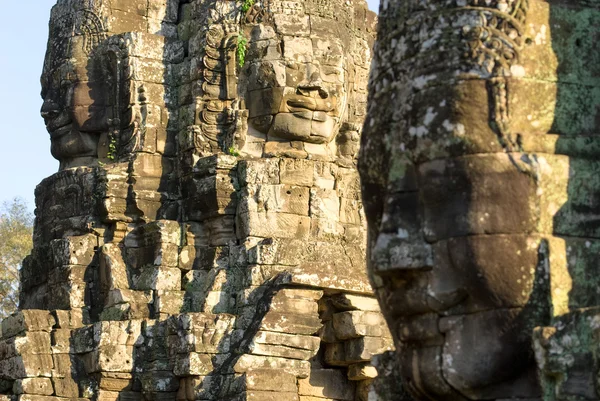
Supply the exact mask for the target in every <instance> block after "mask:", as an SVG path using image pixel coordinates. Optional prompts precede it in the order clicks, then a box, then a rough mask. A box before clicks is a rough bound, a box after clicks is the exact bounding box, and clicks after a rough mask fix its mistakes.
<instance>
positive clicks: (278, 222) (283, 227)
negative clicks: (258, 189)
mask: <svg viewBox="0 0 600 401" xmlns="http://www.w3.org/2000/svg"><path fill="white" fill-rule="evenodd" d="M310 221H311V219H310V217H308V216H300V215H297V214H290V213H276V212H250V213H243V214H240V215H239V216H238V217H237V222H238V236H239V237H240V238H245V237H248V236H252V237H263V238H270V237H279V238H297V239H308V236H309V230H310Z"/></svg>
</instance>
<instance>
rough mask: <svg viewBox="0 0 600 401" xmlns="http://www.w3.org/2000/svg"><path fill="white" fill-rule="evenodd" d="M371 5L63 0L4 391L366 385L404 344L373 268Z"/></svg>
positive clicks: (177, 391)
mask: <svg viewBox="0 0 600 401" xmlns="http://www.w3.org/2000/svg"><path fill="white" fill-rule="evenodd" d="M374 24H375V17H374V14H373V13H371V12H369V11H368V10H367V7H366V4H365V3H363V2H361V1H356V2H334V1H331V2H329V1H327V2H321V1H312V0H311V1H304V0H303V1H292V2H288V1H286V2H279V1H272V2H257V3H254V4H245V3H243V2H230V1H222V0H213V1H200V0H194V1H177V0H162V1H161V0H156V1H154V0H152V1H148V0H135V1H131V0H128V1H118V0H111V1H109V0H59V1H58V3H57V5H56V6H55V7H54V8H53V10H52V16H51V21H50V39H49V44H48V52H47V55H46V62H45V65H44V72H43V76H42V86H43V90H42V95H43V97H44V105H43V107H42V116H43V117H44V119H45V121H46V126H47V128H48V131H49V133H50V140H51V148H52V154H53V155H54V156H55V157H56V158H57V159H58V160H59V162H60V171H59V172H58V173H56V174H54V175H52V176H50V177H48V178H47V179H45V180H44V181H43V182H42V183H41V184H40V185H39V186H38V187H37V189H36V221H35V230H34V249H33V251H32V254H31V255H30V256H29V257H28V258H27V259H26V261H25V262H24V265H23V269H22V272H21V274H22V277H21V282H22V293H21V305H20V311H19V312H18V313H17V314H15V315H14V316H12V317H10V318H8V319H7V320H6V321H4V322H3V323H2V338H1V339H0V392H1V393H2V394H5V395H4V396H2V398H3V399H5V400H8V399H11V400H17V399H19V400H23V401H60V400H62V399H91V400H103V401H112V400H132V401H133V400H149V401H150V400H152V401H159V400H181V401H183V400H190V401H192V400H260V401H268V400H275V399H277V400H281V401H284V400H302V401H317V400H347V401H351V400H361V401H366V400H367V398H368V393H369V391H371V393H372V394H373V395H372V396H371V398H372V397H373V396H374V395H375V394H376V393H377V391H378V390H377V389H375V388H373V389H372V390H371V383H372V380H373V378H374V377H375V376H376V375H377V372H376V371H375V369H374V367H373V366H372V365H371V362H370V360H371V357H372V356H373V355H377V354H381V353H383V352H385V351H387V350H391V349H392V348H393V346H392V343H391V335H390V333H389V331H388V330H387V328H386V326H385V324H384V321H383V317H382V315H381V313H380V311H379V307H378V305H377V303H376V301H375V298H374V297H373V294H372V292H371V289H370V286H369V283H368V280H367V277H366V274H365V266H364V254H365V220H364V214H363V211H362V204H361V201H360V195H359V191H360V184H359V178H358V173H357V171H356V167H355V165H356V154H357V151H358V141H359V135H360V126H361V125H362V121H363V119H364V114H365V110H366V76H367V71H368V66H369V62H370V48H371V46H372V42H373V37H374Z"/></svg>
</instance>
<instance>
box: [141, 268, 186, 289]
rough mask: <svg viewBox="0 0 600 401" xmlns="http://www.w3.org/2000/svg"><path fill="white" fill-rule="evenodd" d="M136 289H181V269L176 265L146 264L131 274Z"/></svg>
mask: <svg viewBox="0 0 600 401" xmlns="http://www.w3.org/2000/svg"><path fill="white" fill-rule="evenodd" d="M131 288H132V289H134V290H141V291H145V290H181V270H179V269H178V268H176V267H164V266H160V265H146V266H144V267H142V268H140V269H138V270H137V271H136V272H135V273H134V274H132V275H131Z"/></svg>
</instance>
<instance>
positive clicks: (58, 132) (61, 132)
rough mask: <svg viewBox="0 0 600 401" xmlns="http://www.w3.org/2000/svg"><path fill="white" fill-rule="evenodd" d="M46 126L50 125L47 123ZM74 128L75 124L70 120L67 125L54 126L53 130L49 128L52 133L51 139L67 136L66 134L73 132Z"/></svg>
mask: <svg viewBox="0 0 600 401" xmlns="http://www.w3.org/2000/svg"><path fill="white" fill-rule="evenodd" d="M46 128H48V125H46ZM72 129H73V124H72V123H70V122H69V123H67V124H65V125H62V126H60V127H57V128H54V129H52V130H50V129H48V132H49V133H50V139H51V140H53V139H58V138H61V137H63V136H65V135H66V134H68V133H69V132H71V130H72Z"/></svg>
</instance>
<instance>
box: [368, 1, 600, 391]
mask: <svg viewBox="0 0 600 401" xmlns="http://www.w3.org/2000/svg"><path fill="white" fill-rule="evenodd" d="M599 22H600V13H599V12H598V9H597V7H596V6H595V5H592V4H590V3H589V2H583V1H575V2H570V3H569V4H568V5H566V4H563V3H559V2H554V1H551V2H544V1H537V0H518V1H504V0H497V1H496V0H492V1H486V2H481V1H476V0H473V1H471V0H466V1H449V2H437V1H425V2H422V1H420V2H417V1H384V2H382V4H381V8H380V19H379V27H378V40H377V43H376V45H375V50H374V61H373V68H372V71H371V78H370V93H369V109H368V116H367V119H366V121H365V129H364V133H363V137H362V147H361V156H360V171H361V178H362V187H363V200H364V203H365V210H366V214H367V219H368V222H369V252H368V253H369V271H370V277H371V280H372V283H373V286H374V288H375V292H376V294H377V297H378V299H379V302H380V304H381V306H382V309H383V311H384V314H385V316H386V319H387V321H388V323H389V325H390V328H391V330H392V334H393V336H394V339H395V343H396V347H397V349H398V359H399V361H400V363H401V365H402V373H401V376H402V378H403V380H404V382H405V384H406V387H407V389H408V390H409V391H410V392H411V394H413V396H414V397H415V398H417V399H436V400H465V399H473V400H475V399H477V400H480V399H518V398H527V399H539V398H541V397H542V396H543V397H544V399H548V400H550V399H570V398H569V397H572V396H585V397H590V398H589V399H598V397H599V394H598V393H596V390H594V386H595V384H593V380H592V377H595V375H596V372H597V370H595V368H594V369H592V368H591V364H587V363H583V362H579V360H578V358H580V357H581V358H584V359H582V360H581V361H583V360H588V359H589V358H592V355H594V353H593V352H591V351H589V350H591V349H592V348H593V347H591V344H592V343H593V341H591V340H589V338H591V337H585V336H584V337H585V338H586V339H585V340H581V341H582V344H583V343H585V344H587V345H585V347H587V348H585V349H586V350H585V351H581V352H578V353H576V354H573V359H574V360H577V362H576V363H575V365H569V363H566V364H564V367H561V368H558V367H556V365H553V366H552V367H550V364H549V363H544V362H543V361H544V360H546V359H548V358H550V359H552V357H550V356H548V354H544V352H546V353H548V352H549V353H550V354H552V353H553V352H554V351H553V350H554V348H552V344H557V341H558V339H559V337H560V338H565V335H564V334H563V332H561V330H563V328H564V327H573V330H575V327H582V325H584V324H583V320H581V319H579V318H575V317H569V316H570V315H571V314H576V316H579V314H580V313H581V312H580V311H581V310H582V308H587V307H592V306H597V305H598V303H599V300H600V299H599V298H598V293H597V291H596V288H597V287H598V284H599V283H598V279H597V278H596V276H597V275H596V274H595V273H594V272H595V269H596V266H595V262H593V260H594V258H595V256H593V255H595V254H596V251H595V247H596V246H597V244H598V238H599V235H600V232H599V231H598V228H597V225H596V224H595V221H596V220H597V217H596V216H597V213H598V207H599V205H600V204H599V203H598V202H597V201H596V200H595V199H596V198H597V194H598V193H599V190H600V182H599V181H598V180H597V179H596V178H595V177H596V175H597V174H596V171H597V162H596V161H595V159H596V158H597V155H598V150H597V149H598V145H597V142H598V141H597V138H596V136H595V134H596V133H597V132H598V129H599V127H600V125H599V124H600V120H599V119H598V116H599V114H598V113H599V110H600V97H599V96H598V94H599V93H600V92H599V90H600V80H599V77H600V75H599V70H598V57H599V56H598V55H599V54H600V52H599V51H598V42H597V40H596V39H594V38H597V37H598V35H599V27H600V24H599ZM565 319H566V320H568V321H570V322H571V321H572V322H573V323H568V324H567V323H565V324H566V326H565V324H562V323H561V322H563V320H565ZM575 322H577V323H575ZM554 325H556V326H555V327H554V329H553V330H558V332H557V334H556V335H555V337H554V338H553V339H552V338H549V336H550V337H551V334H552V333H551V331H552V330H548V329H536V333H537V334H536V337H535V338H536V340H535V341H536V345H535V349H536V350H537V351H536V353H535V355H536V357H534V347H533V346H532V333H533V331H534V328H536V327H537V326H554ZM584 326H585V325H584ZM592 326H593V325H592ZM564 330H567V331H568V330H570V329H566V328H564ZM577 330H579V329H577ZM580 331H581V330H579V332H580ZM559 333H560V334H559ZM590 341H591V342H590ZM542 350H545V351H542ZM545 355H546V356H545ZM536 358H537V360H536ZM586 358H587V359H586ZM590 360H591V359H590ZM536 361H537V364H536ZM584 365H585V366H589V367H590V369H589V370H587V371H586V373H585V374H583V373H582V368H580V367H581V366H584ZM555 369H558V370H560V374H558V373H556V370H555ZM538 370H539V372H538ZM570 375H572V378H570ZM540 379H541V380H540Z"/></svg>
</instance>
